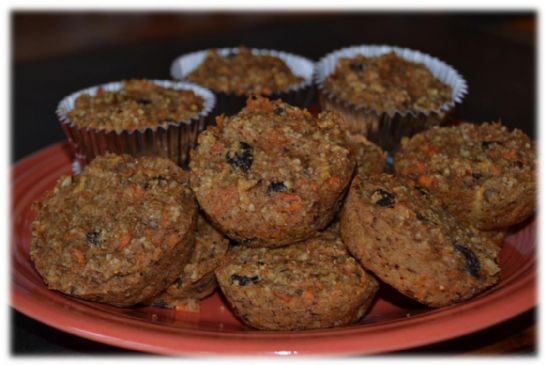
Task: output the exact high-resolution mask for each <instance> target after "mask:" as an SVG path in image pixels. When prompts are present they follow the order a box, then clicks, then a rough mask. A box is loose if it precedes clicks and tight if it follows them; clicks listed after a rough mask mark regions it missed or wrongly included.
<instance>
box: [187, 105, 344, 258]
mask: <svg viewBox="0 0 546 365" xmlns="http://www.w3.org/2000/svg"><path fill="white" fill-rule="evenodd" d="M337 118H339V117H338V116H337V115H335V114H333V113H329V112H327V113H322V114H320V115H319V116H318V118H315V117H313V116H312V115H311V114H310V113H309V112H308V111H307V110H305V109H303V110H302V109H298V108H296V107H293V106H290V105H288V104H286V103H283V102H281V101H278V100H277V101H270V100H268V99H266V98H261V97H255V98H249V100H248V102H247V106H246V107H245V108H244V109H243V110H242V111H241V112H240V113H238V114H237V115H234V116H232V117H229V118H224V117H223V116H221V117H219V118H217V124H218V125H217V126H216V127H213V128H209V129H207V130H206V131H205V132H203V133H202V134H200V135H199V139H198V146H197V148H196V149H195V150H193V151H192V157H191V162H190V167H191V170H192V173H191V184H192V189H193V191H194V192H195V194H196V197H197V200H198V202H199V205H200V206H201V208H202V209H203V211H204V212H205V213H206V215H207V216H208V217H210V219H211V221H212V223H213V224H215V225H216V226H217V227H218V228H219V229H220V230H221V231H222V232H223V233H225V234H226V235H227V236H229V237H230V238H232V239H234V240H237V241H240V242H243V243H245V244H247V245H251V246H269V247H272V246H282V245H286V244H289V243H293V242H297V241H301V240H304V239H306V238H310V237H311V236H313V235H314V234H315V232H317V231H319V230H321V229H323V228H325V227H326V226H327V225H328V223H329V222H330V221H331V220H332V219H333V217H334V216H335V214H336V213H337V211H338V209H339V207H340V205H341V203H342V199H343V197H344V193H345V191H346V188H347V187H348V185H349V182H350V180H351V178H352V175H353V170H354V167H355V164H354V161H353V158H352V156H351V154H350V152H349V150H348V148H347V147H346V146H345V144H344V138H343V135H342V134H341V132H340V130H339V128H338V127H337V124H338V123H337Z"/></svg>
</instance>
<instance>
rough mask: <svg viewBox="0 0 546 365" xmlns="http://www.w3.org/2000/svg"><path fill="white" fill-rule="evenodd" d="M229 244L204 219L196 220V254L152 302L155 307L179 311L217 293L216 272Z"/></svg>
mask: <svg viewBox="0 0 546 365" xmlns="http://www.w3.org/2000/svg"><path fill="white" fill-rule="evenodd" d="M228 247H229V241H228V239H226V238H225V237H224V236H223V235H222V234H221V233H220V232H218V231H217V230H216V229H215V228H214V227H212V226H211V225H210V224H209V223H208V222H207V221H206V220H205V218H203V217H202V216H201V215H199V217H198V220H197V230H196V232H195V250H194V251H193V254H192V256H191V259H190V262H189V263H188V264H186V265H185V266H184V269H183V271H182V273H181V274H180V275H179V276H178V278H176V280H175V281H174V283H172V284H171V286H169V287H168V288H167V289H166V290H165V291H164V292H162V293H160V294H159V295H158V296H157V297H155V298H154V299H153V300H152V303H151V304H152V305H154V306H158V307H165V308H176V307H177V305H178V304H179V303H182V304H184V303H185V302H186V300H187V299H203V298H205V297H207V296H209V295H210V294H212V293H213V292H214V290H215V289H216V285H217V284H216V278H215V277H214V270H215V269H216V267H217V266H218V265H219V264H220V260H221V258H222V257H223V256H224V255H225V254H226V252H227V250H228Z"/></svg>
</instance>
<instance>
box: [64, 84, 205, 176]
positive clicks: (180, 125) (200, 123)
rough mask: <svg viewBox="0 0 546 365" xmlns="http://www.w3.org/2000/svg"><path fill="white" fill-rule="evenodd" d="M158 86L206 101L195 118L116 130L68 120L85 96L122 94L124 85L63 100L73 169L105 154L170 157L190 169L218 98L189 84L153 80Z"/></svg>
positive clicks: (72, 95) (74, 95)
mask: <svg viewBox="0 0 546 365" xmlns="http://www.w3.org/2000/svg"><path fill="white" fill-rule="evenodd" d="M150 81H152V82H153V83H155V84H156V85H159V86H162V87H165V88H172V89H177V90H190V91H193V92H194V93H195V94H197V95H198V96H200V97H201V98H202V99H203V108H202V110H201V111H200V112H199V113H198V114H197V115H196V116H194V117H192V118H190V119H187V120H182V121H178V122H169V123H164V124H162V125H158V126H154V127H149V128H139V129H134V130H127V131H113V130H105V129H98V128H91V127H78V126H77V125H75V124H74V122H73V121H72V120H71V119H70V118H69V117H68V113H69V112H70V111H71V110H72V109H73V108H74V103H75V101H76V99H77V98H78V97H79V96H80V95H83V94H88V95H96V93H97V91H98V89H99V88H102V90H104V91H118V90H120V89H121V88H122V82H111V83H107V84H103V85H97V86H93V87H90V88H87V89H83V90H80V91H77V92H75V93H73V94H70V95H69V96H67V97H65V98H64V99H62V100H61V102H60V103H59V105H58V107H57V116H58V118H59V122H60V125H61V128H62V130H63V132H64V134H65V136H66V138H67V139H68V143H69V145H70V146H71V148H72V151H73V152H74V155H75V159H76V161H75V164H74V166H73V170H74V171H77V170H78V169H80V170H81V168H83V167H84V166H85V165H86V164H88V163H89V162H90V161H91V160H92V159H93V158H95V157H96V156H99V155H102V154H105V153H116V154H129V155H132V156H135V157H138V156H159V157H164V158H169V159H171V160H172V161H174V162H175V163H177V164H178V165H179V166H182V167H187V164H188V162H189V161H188V160H189V151H190V149H191V148H193V147H194V146H195V144H196V141H197V135H198V134H199V133H200V132H201V131H203V130H204V129H205V128H206V127H207V125H208V124H210V123H211V122H212V118H211V111H212V110H213V108H214V106H215V103H216V98H215V96H214V94H213V93H212V92H210V91H209V90H207V89H205V88H203V87H200V86H198V85H195V84H192V83H187V82H174V81H164V80H150Z"/></svg>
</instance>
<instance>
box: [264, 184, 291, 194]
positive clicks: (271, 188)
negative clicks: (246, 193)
mask: <svg viewBox="0 0 546 365" xmlns="http://www.w3.org/2000/svg"><path fill="white" fill-rule="evenodd" d="M285 190H286V185H284V183H283V182H282V181H273V182H272V183H271V184H269V186H268V187H267V193H268V194H271V193H273V192H274V193H280V192H281V191H285Z"/></svg>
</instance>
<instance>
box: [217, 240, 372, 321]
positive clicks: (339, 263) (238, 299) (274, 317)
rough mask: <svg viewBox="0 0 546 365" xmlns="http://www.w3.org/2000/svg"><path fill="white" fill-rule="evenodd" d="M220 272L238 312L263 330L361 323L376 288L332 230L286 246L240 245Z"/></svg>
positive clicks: (222, 281)
mask: <svg viewBox="0 0 546 365" xmlns="http://www.w3.org/2000/svg"><path fill="white" fill-rule="evenodd" d="M216 277H217V278H218V283H219V284H220V288H221V289H222V292H223V293H224V295H225V296H226V298H227V300H228V302H229V304H230V306H231V307H232V309H233V311H234V312H235V314H236V315H237V317H239V318H240V319H241V320H242V321H243V322H245V323H246V324H248V325H249V326H252V327H255V328H259V329H265V330H305V329H313V328H327V327H336V326H343V325H347V324H350V323H354V322H357V321H358V320H359V319H360V318H361V317H362V316H363V315H364V313H365V312H366V310H367V309H368V308H369V306H370V304H371V302H372V301H373V298H374V294H375V292H376V291H377V289H378V284H377V282H376V280H375V279H374V278H373V277H371V276H370V275H368V274H366V272H365V271H364V270H363V269H362V267H361V266H360V265H359V264H358V262H357V261H356V260H355V259H354V258H352V257H351V256H350V255H349V254H348V252H347V250H346V249H345V246H344V245H343V243H342V242H341V240H340V239H339V236H338V235H337V234H335V233H334V232H333V231H327V232H324V233H321V234H319V235H318V236H317V237H315V238H312V239H310V240H308V241H304V242H300V243H296V244H292V245H289V246H286V247H280V248H272V249H268V248H246V247H239V249H235V250H234V251H233V253H232V256H231V260H229V261H228V263H227V264H225V265H224V266H222V267H221V268H219V269H218V270H216Z"/></svg>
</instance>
